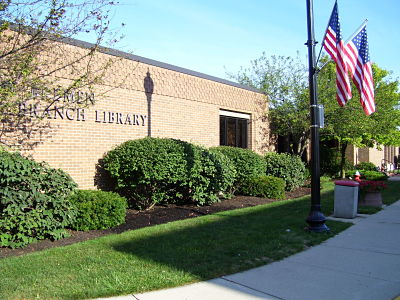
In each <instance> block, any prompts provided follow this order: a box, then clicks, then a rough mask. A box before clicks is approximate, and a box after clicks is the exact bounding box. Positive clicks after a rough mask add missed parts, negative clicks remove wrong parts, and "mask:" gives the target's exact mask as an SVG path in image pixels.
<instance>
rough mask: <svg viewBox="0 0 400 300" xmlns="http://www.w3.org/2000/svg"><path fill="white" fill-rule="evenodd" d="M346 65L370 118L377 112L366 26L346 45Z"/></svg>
mask: <svg viewBox="0 0 400 300" xmlns="http://www.w3.org/2000/svg"><path fill="white" fill-rule="evenodd" d="M345 51H346V64H347V67H348V69H349V70H350V73H351V77H352V80H353V82H354V84H355V85H356V87H357V89H358V91H359V92H360V102H361V105H362V107H363V109H364V111H365V114H366V115H367V116H369V115H370V114H372V113H373V112H375V100H374V99H375V95H374V79H373V77H372V68H371V61H370V58H369V50H368V36H367V29H366V26H365V25H364V26H363V27H362V28H361V29H360V31H359V32H358V33H357V34H356V35H355V36H354V37H353V38H352V39H351V40H350V42H348V43H347V44H346V48H345Z"/></svg>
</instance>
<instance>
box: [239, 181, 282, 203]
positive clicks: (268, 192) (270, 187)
mask: <svg viewBox="0 0 400 300" xmlns="http://www.w3.org/2000/svg"><path fill="white" fill-rule="evenodd" d="M285 185H286V184H285V181H284V180H283V179H282V178H278V177H274V176H266V175H262V176H258V177H252V178H249V180H247V181H246V183H245V184H244V185H243V186H242V189H243V191H244V193H245V194H246V195H249V196H255V197H264V198H269V199H285Z"/></svg>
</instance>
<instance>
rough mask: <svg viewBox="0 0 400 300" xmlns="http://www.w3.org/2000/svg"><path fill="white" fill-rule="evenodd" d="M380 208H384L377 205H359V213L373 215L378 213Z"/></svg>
mask: <svg viewBox="0 0 400 300" xmlns="http://www.w3.org/2000/svg"><path fill="white" fill-rule="evenodd" d="M380 210H382V208H380V207H376V206H359V207H358V210H357V213H359V214H364V215H372V214H375V213H377V212H378V211H380Z"/></svg>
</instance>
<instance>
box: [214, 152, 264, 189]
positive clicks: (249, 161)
mask: <svg viewBox="0 0 400 300" xmlns="http://www.w3.org/2000/svg"><path fill="white" fill-rule="evenodd" d="M211 150H212V151H218V152H220V153H222V154H224V155H225V156H227V157H228V158H229V159H230V160H231V162H232V163H233V165H234V167H235V169H236V179H235V183H234V191H235V192H236V193H240V194H244V195H246V193H245V191H244V190H243V189H242V186H244V185H247V181H248V180H249V179H250V178H253V177H259V176H261V175H265V171H266V163H265V160H264V159H263V157H262V156H261V155H259V154H257V153H255V152H254V151H252V150H250V149H243V148H236V147H229V146H219V147H214V148H211Z"/></svg>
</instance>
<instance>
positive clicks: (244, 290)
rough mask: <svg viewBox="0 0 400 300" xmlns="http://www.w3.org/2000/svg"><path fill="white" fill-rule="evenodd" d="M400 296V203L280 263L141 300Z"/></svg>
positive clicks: (138, 296)
mask: <svg viewBox="0 0 400 300" xmlns="http://www.w3.org/2000/svg"><path fill="white" fill-rule="evenodd" d="M399 295H400V201H397V202H396V203H394V204H392V205H391V206H388V207H386V208H385V209H384V210H382V211H380V212H379V213H377V214H375V215H371V216H369V217H367V218H362V219H360V220H359V221H358V222H357V223H356V224H355V225H353V226H352V227H351V228H349V229H347V230H345V231H343V232H342V233H340V234H339V235H337V236H335V237H334V238H331V239H329V240H328V241H326V242H324V243H322V244H321V245H318V246H315V247H312V248H310V249H308V250H306V251H303V252H301V253H298V254H296V255H293V256H290V257H288V258H286V259H284V260H282V261H279V262H276V263H272V264H268V265H266V266H263V267H259V268H255V269H251V270H249V271H246V272H242V273H237V274H233V275H229V276H224V277H221V278H217V279H213V280H209V281H206V282H200V283H196V284H191V285H186V286H182V287H177V288H172V289H165V290H159V291H154V292H148V293H143V294H135V295H128V296H122V297H116V298H115V299H117V298H118V299H121V300H122V299H136V300H137V299H139V300H153V299H154V300H213V299H216V300H224V299H227V300H228V299H229V300H250V299H253V300H254V299H307V300H313V299H335V300H336V299H362V300H366V299H374V300H379V299H382V300H388V299H393V298H395V297H396V296H399Z"/></svg>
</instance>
